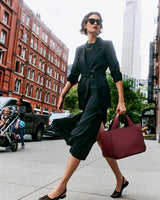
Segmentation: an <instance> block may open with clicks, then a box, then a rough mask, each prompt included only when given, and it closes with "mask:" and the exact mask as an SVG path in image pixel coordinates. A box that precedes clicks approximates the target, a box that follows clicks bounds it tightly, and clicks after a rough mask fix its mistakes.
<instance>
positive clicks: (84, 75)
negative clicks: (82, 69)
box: [81, 69, 105, 78]
mask: <svg viewBox="0 0 160 200" xmlns="http://www.w3.org/2000/svg"><path fill="white" fill-rule="evenodd" d="M98 75H104V76H105V74H104V73H100V72H98ZM81 76H82V78H83V77H90V78H94V77H95V76H96V71H95V70H93V69H92V70H90V71H89V72H88V73H85V74H84V73H82V74H81Z"/></svg>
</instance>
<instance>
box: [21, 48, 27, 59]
mask: <svg viewBox="0 0 160 200" xmlns="http://www.w3.org/2000/svg"><path fill="white" fill-rule="evenodd" d="M25 55H26V48H25V47H23V49H22V58H23V59H25Z"/></svg>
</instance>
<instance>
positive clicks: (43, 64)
mask: <svg viewBox="0 0 160 200" xmlns="http://www.w3.org/2000/svg"><path fill="white" fill-rule="evenodd" d="M44 67H45V62H43V63H42V71H44Z"/></svg>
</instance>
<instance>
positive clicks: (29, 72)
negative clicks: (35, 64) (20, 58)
mask: <svg viewBox="0 0 160 200" xmlns="http://www.w3.org/2000/svg"><path fill="white" fill-rule="evenodd" d="M30 75H31V69H30V68H29V69H28V73H27V78H28V79H30Z"/></svg>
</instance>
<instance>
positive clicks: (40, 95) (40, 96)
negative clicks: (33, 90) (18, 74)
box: [39, 89, 42, 100]
mask: <svg viewBox="0 0 160 200" xmlns="http://www.w3.org/2000/svg"><path fill="white" fill-rule="evenodd" d="M41 98H42V89H41V90H40V92H39V100H41Z"/></svg>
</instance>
